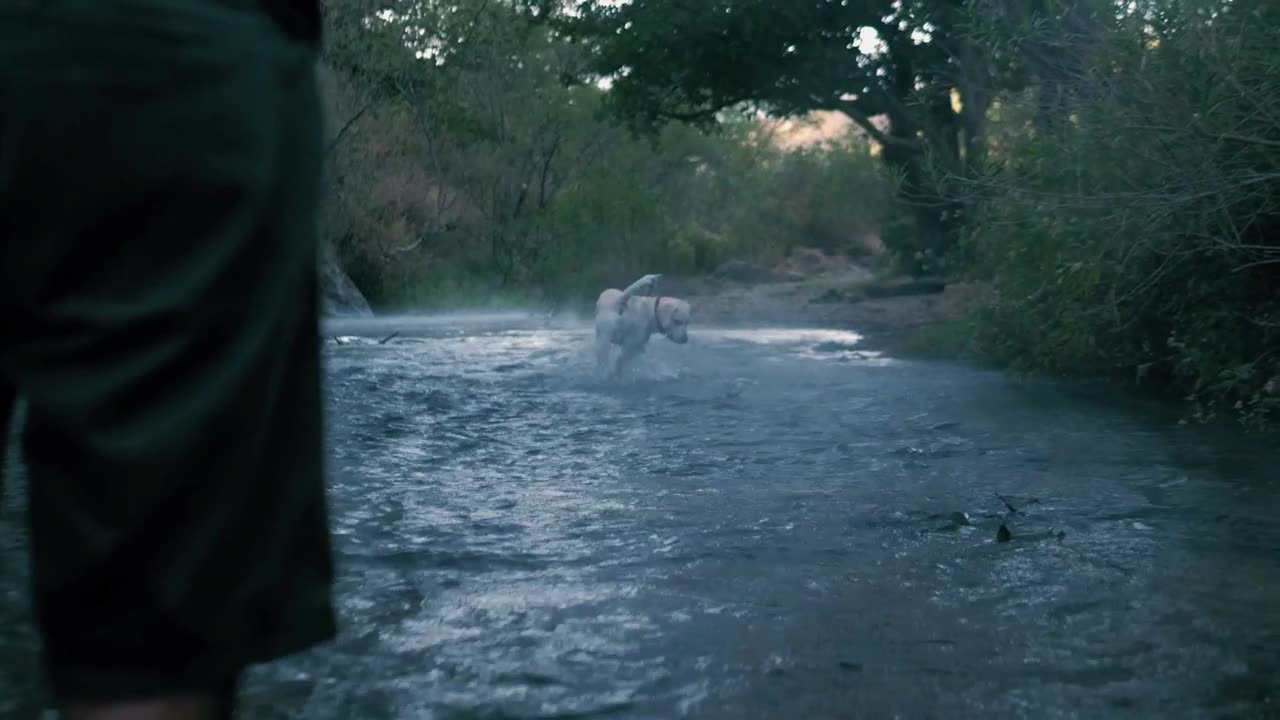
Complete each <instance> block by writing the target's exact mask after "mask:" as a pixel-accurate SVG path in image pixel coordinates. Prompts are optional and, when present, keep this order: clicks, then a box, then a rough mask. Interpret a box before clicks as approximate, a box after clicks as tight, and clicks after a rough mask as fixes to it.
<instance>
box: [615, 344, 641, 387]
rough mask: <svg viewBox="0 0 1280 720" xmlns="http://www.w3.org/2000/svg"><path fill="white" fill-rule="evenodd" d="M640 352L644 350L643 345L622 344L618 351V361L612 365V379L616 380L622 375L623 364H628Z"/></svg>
mask: <svg viewBox="0 0 1280 720" xmlns="http://www.w3.org/2000/svg"><path fill="white" fill-rule="evenodd" d="M642 352H644V346H643V345H641V346H635V345H623V346H622V349H621V350H619V351H618V361H617V363H616V364H615V365H614V367H613V377H614V379H615V380H616V379H618V378H620V377H622V369H623V368H624V367H625V366H627V365H630V364H631V361H632V360H635V359H636V356H637V355H639V354H640V353H642Z"/></svg>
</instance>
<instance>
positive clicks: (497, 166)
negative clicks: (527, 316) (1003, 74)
mask: <svg viewBox="0 0 1280 720" xmlns="http://www.w3.org/2000/svg"><path fill="white" fill-rule="evenodd" d="M346 2H351V0H346ZM333 5H335V7H336V10H334V11H333V12H330V13H329V15H328V16H329V17H330V21H331V24H333V23H338V22H340V23H342V25H341V26H340V27H334V28H332V32H331V33H330V38H331V45H330V47H329V48H327V50H326V61H327V66H328V71H327V73H326V88H327V91H328V92H327V93H326V94H327V96H328V98H329V104H330V115H331V118H332V119H333V125H334V131H333V135H334V138H335V143H334V150H333V152H332V154H331V157H330V169H331V172H330V176H331V184H330V188H329V193H328V198H327V202H326V217H325V218H324V223H323V226H324V228H325V231H326V234H327V236H328V240H329V242H331V243H332V244H333V246H334V247H335V249H336V250H337V252H338V255H339V257H340V259H341V260H342V262H343V263H344V265H345V266H346V267H347V268H348V270H349V271H350V274H351V275H352V277H353V279H354V280H355V281H356V282H357V284H358V285H359V286H360V287H361V288H362V289H363V290H364V291H365V292H366V294H367V295H368V296H369V298H370V300H371V301H372V302H374V303H375V305H377V306H381V307H384V308H386V307H390V308H407V307H423V306H424V305H436V304H441V303H452V302H454V301H455V299H458V298H461V297H465V298H468V299H471V298H475V297H478V296H483V297H488V296H490V295H496V296H499V297H504V298H510V297H527V296H528V295H529V294H530V293H533V294H535V295H537V296H539V297H541V298H542V299H543V300H545V301H546V302H554V303H562V302H570V301H573V300H575V299H577V298H580V297H582V296H584V295H594V293H597V292H599V289H600V288H601V287H606V286H623V285H626V284H629V283H630V282H631V281H632V280H634V279H635V277H636V276H638V275H641V274H644V273H647V272H655V271H661V272H664V273H669V274H681V273H699V272H708V271H710V270H712V269H714V268H715V267H716V266H717V265H719V264H720V263H721V262H722V261H723V260H724V259H727V258H729V257H746V258H751V259H758V260H761V261H769V260H773V259H777V258H779V257H780V256H782V255H784V254H785V253H786V252H787V251H788V250H789V249H790V248H791V247H793V246H796V245H806V244H813V243H817V244H822V245H826V246H830V247H833V248H835V247H844V246H848V245H852V244H855V243H856V242H857V240H858V238H860V237H864V236H868V235H874V233H875V229H876V225H877V223H878V221H879V219H880V218H881V217H883V216H884V215H885V210H884V207H883V205H884V203H883V200H884V197H885V188H886V185H885V183H884V180H883V178H882V177H881V174H880V173H879V172H878V170H877V169H876V167H875V165H874V163H873V162H872V161H871V159H870V158H869V157H868V154H867V153H868V149H867V146H866V145H865V144H862V143H851V142H850V141H848V140H847V139H845V140H844V141H843V142H842V144H840V145H839V147H833V148H831V149H830V150H829V151H807V152H797V153H789V152H784V151H782V150H780V149H778V148H777V147H775V146H774V145H772V144H770V143H769V142H768V135H767V133H766V132H765V131H766V125H764V124H762V123H761V122H758V121H755V120H745V119H744V120H740V121H738V122H731V123H726V124H724V125H722V126H720V127H718V128H716V130H715V131H714V132H703V131H702V130H700V129H696V128H693V127H690V126H687V125H684V124H679V123H668V124H663V125H661V126H658V127H655V128H654V129H653V132H652V133H650V134H648V135H646V136H644V137H637V136H634V135H632V134H631V133H629V132H628V131H627V130H626V129H624V128H621V127H618V126H616V125H614V124H613V123H611V122H610V121H609V119H608V118H607V117H605V113H604V110H605V105H606V99H607V98H608V97H609V96H610V95H609V94H608V93H606V92H605V91H604V90H602V89H600V88H599V87H597V86H595V85H593V84H566V83H564V82H562V80H563V79H564V78H565V77H577V76H581V75H582V68H583V66H584V65H583V64H584V62H585V58H586V52H585V50H584V49H583V48H581V47H578V46H574V45H571V44H570V43H568V42H567V41H566V40H565V39H563V38H562V37H559V36H557V35H555V34H554V33H552V32H550V31H549V30H548V29H547V28H545V27H541V26H538V25H532V24H530V23H528V22H526V20H525V18H523V17H521V16H520V15H519V14H518V13H517V11H516V9H515V8H513V7H512V6H511V5H508V4H505V3H489V2H485V1H484V0H464V2H460V3H455V4H451V5H448V6H444V5H431V4H425V5H424V4H416V3H408V2H405V3H392V4H391V5H390V6H391V8H392V9H393V10H397V11H398V13H396V14H387V13H384V14H382V15H380V16H377V17H364V16H360V15H359V13H358V12H356V11H357V10H358V9H359V7H358V6H360V5H361V4H360V3H355V4H353V5H352V6H351V7H350V8H348V9H351V12H350V13H343V12H338V11H337V10H342V9H343V8H344V7H347V6H346V5H345V3H333ZM362 43H363V44H362ZM535 291H536V292H535ZM468 301H470V300H468Z"/></svg>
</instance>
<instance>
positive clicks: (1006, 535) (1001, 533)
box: [996, 525, 1013, 542]
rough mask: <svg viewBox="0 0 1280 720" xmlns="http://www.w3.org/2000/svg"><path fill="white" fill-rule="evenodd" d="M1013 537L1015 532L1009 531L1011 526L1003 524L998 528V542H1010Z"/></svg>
mask: <svg viewBox="0 0 1280 720" xmlns="http://www.w3.org/2000/svg"><path fill="white" fill-rule="evenodd" d="M1012 539H1013V533H1011V532H1009V526H1007V525H1001V526H1000V529H999V530H996V542H1009V541H1010V540H1012Z"/></svg>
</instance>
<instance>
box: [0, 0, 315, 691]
mask: <svg viewBox="0 0 1280 720" xmlns="http://www.w3.org/2000/svg"><path fill="white" fill-rule="evenodd" d="M314 63H315V49H314V48H313V47H311V46H309V45H307V44H305V43H302V42H300V41H298V40H295V39H292V38H291V37H289V36H287V35H285V34H284V33H283V32H281V31H280V30H279V28H277V27H276V26H275V25H274V24H273V23H272V21H271V20H270V19H269V18H268V17H267V16H265V15H264V14H262V13H261V12H260V11H258V9H257V7H256V4H255V3H254V2H250V1H248V0H239V1H237V0H0V425H2V423H3V422H4V421H5V420H7V418H8V417H9V411H10V409H11V407H12V403H13V398H14V396H15V394H16V395H18V396H21V397H24V398H25V399H26V400H27V410H28V413H27V424H26V426H25V431H24V433H23V439H22V452H23V456H24V458H25V462H26V465H27V470H28V479H29V482H30V494H29V497H30V529H31V540H32V555H33V568H32V577H33V581H34V588H33V599H34V606H35V611H36V618H37V624H38V628H39V631H40V634H41V637H42V640H43V646H44V654H45V658H44V660H45V666H46V668H47V670H48V674H49V678H50V682H51V685H52V687H53V689H54V691H55V693H57V694H58V695H59V696H60V697H62V698H64V699H68V698H69V699H86V700H88V699H111V698H124V697H135V696H146V695H152V694H155V693H161V692H169V691H181V690H187V689H196V690H199V689H205V688H210V687H221V686H223V684H224V683H225V682H226V681H227V680H228V679H230V678H232V677H234V676H235V675H236V674H237V673H238V672H239V670H240V669H241V668H243V667H244V666H245V665H247V664H250V663H253V662H258V661H263V660H269V659H274V658H277V657H280V656H282V655H286V654H290V653H292V652H295V651H298V650H302V649H304V648H307V647H309V646H312V645H314V644H316V643H319V642H322V641H325V640H327V639H329V638H330V637H332V635H333V634H334V617H333V610H332V607H331V601H330V585H331V579H332V566H331V558H330V548H329V534H328V530H329V528H328V518H327V509H326V499H325V489H324V467H323V465H324V462H323V452H324V450H323V439H322V418H321V394H320V392H321V390H320V382H321V380H320V358H319V330H318V318H317V311H318V298H317V280H316V237H317V231H316V227H315V223H316V210H317V203H318V197H317V196H318V192H319V175H320V171H321V168H320V163H321V160H322V158H321V153H322V150H321V142H322V140H321V129H320V122H321V118H320V114H319V101H318V98H317V90H316V84H315V75H314ZM3 430H4V428H3V427H2V426H0V442H2V441H3V438H4V437H5V435H4V433H3ZM2 457H3V454H2V453H0V458H2Z"/></svg>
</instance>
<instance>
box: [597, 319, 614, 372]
mask: <svg viewBox="0 0 1280 720" xmlns="http://www.w3.org/2000/svg"><path fill="white" fill-rule="evenodd" d="M616 322H617V320H616V319H612V318H610V319H609V320H606V319H604V318H596V337H595V345H596V367H597V368H598V369H599V370H600V372H611V371H612V367H611V364H610V362H609V360H610V357H609V356H610V353H611V352H612V350H613V338H612V335H613V330H614V325H615V324H616Z"/></svg>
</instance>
